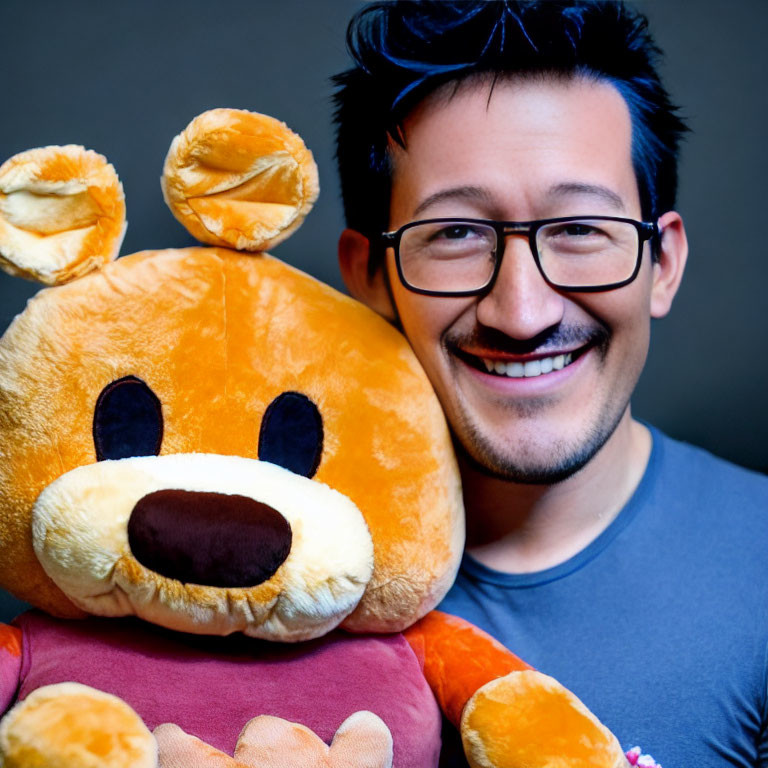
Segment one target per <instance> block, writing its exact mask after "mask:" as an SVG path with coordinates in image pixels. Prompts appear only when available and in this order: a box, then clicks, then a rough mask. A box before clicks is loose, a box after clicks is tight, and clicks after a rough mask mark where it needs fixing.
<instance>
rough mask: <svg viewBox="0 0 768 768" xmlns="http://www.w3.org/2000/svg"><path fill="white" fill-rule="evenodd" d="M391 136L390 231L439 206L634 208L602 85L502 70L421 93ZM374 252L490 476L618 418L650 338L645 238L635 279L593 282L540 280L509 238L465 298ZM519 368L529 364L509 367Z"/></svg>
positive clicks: (445, 401)
mask: <svg viewBox="0 0 768 768" xmlns="http://www.w3.org/2000/svg"><path fill="white" fill-rule="evenodd" d="M405 139H406V149H405V150H404V149H402V148H400V147H397V146H394V145H393V149H392V152H393V159H394V170H393V177H392V199H391V214H390V229H392V230H394V229H397V228H399V227H401V226H402V225H404V224H407V223H408V222H411V221H415V220H418V219H427V218H435V217H443V216H449V217H470V218H486V219H502V220H512V221H527V220H531V219H542V218H550V217H557V216H570V215H598V214H600V215H610V216H624V217H630V218H634V219H640V218H641V216H640V202H639V195H638V190H637V183H636V179H635V174H634V171H633V168H632V161H631V154H630V149H631V123H630V116H629V111H628V108H627V105H626V103H625V102H624V100H623V98H622V97H621V96H620V95H619V93H618V91H616V90H615V89H614V88H613V87H612V86H611V85H609V84H607V83H600V82H594V81H589V80H585V79H574V80H552V79H540V80H527V81H525V80H524V81H520V80H516V81H501V82H497V83H496V84H495V86H494V88H493V91H492V93H491V92H490V89H489V86H488V85H485V84H478V83H473V84H464V85H462V86H461V87H460V88H459V89H458V91H457V92H456V93H454V94H453V95H452V96H450V95H447V94H446V93H445V92H443V93H438V94H436V95H433V96H432V97H430V98H428V99H427V100H426V101H425V102H424V103H422V104H421V105H420V106H419V107H418V108H417V109H416V110H415V111H414V112H413V113H412V114H411V115H410V117H409V118H408V119H407V120H406V123H405ZM387 259H388V262H387V269H388V271H389V276H390V280H391V284H392V292H393V298H394V301H395V304H396V308H397V312H398V314H399V317H400V320H401V322H402V326H403V330H404V332H405V334H406V335H407V337H408V339H409V340H410V342H411V345H412V346H413V348H414V350H415V352H416V355H417V356H418V358H419V360H420V361H421V363H422V365H423V366H424V368H425V370H426V372H427V374H428V376H429V377H430V379H431V380H432V383H433V385H434V387H435V390H436V392H437V394H438V396H439V398H440V400H441V402H442V405H443V408H444V410H445V412H446V415H447V417H448V420H449V422H450V423H451V426H452V428H453V430H454V432H455V434H456V435H457V437H458V439H459V441H460V443H461V444H462V446H463V447H464V449H465V450H466V451H467V453H468V454H469V455H470V456H472V457H473V458H474V459H475V460H476V461H477V462H479V463H480V464H481V465H483V466H485V467H486V468H487V469H488V470H490V471H491V472H492V473H494V474H497V475H499V476H502V477H505V478H507V479H510V480H515V481H518V482H553V481H557V480H560V479H563V478H564V477H567V476H568V475H570V474H571V473H572V472H574V471H576V470H577V469H579V468H580V467H581V466H583V465H584V464H585V463H586V462H587V461H588V460H589V459H590V458H591V457H592V456H593V455H594V454H595V452H596V451H597V450H599V448H600V447H601V446H602V445H603V443H604V442H605V441H606V440H607V439H608V437H610V435H611V434H612V433H613V431H614V429H615V428H616V426H617V424H618V423H619V422H620V420H621V419H622V417H623V416H626V417H627V418H628V415H629V414H628V404H629V398H630V395H631V393H632V390H633V388H634V386H635V383H636V382H637V379H638V377H639V375H640V372H641V370H642V367H643V364H644V362H645V357H646V353H647V349H648V341H649V327H650V323H649V318H650V297H651V287H652V280H653V275H654V270H655V269H656V268H655V267H654V266H653V265H652V263H651V259H650V253H649V250H648V245H647V244H646V246H645V252H644V255H643V261H642V267H641V270H640V273H639V275H638V277H637V279H636V280H635V281H634V282H633V283H631V284H629V285H627V286H625V287H623V288H619V289H616V290H612V291H606V292H601V293H572V292H570V293H567V292H563V291H559V290H556V289H553V288H552V287H550V286H549V285H548V284H547V283H546V282H545V281H544V279H543V278H542V277H541V275H540V273H539V272H538V269H537V267H536V265H535V263H534V260H533V258H532V255H531V251H530V247H529V245H528V241H527V237H524V236H519V235H518V236H515V235H513V236H510V237H508V239H507V241H506V248H505V251H504V258H503V262H502V265H501V269H500V271H499V274H498V277H497V279H496V282H495V284H494V286H493V288H492V290H491V291H490V292H489V293H487V294H485V295H483V296H479V297H478V296H473V297H465V298H445V297H430V296H422V295H418V294H415V293H412V292H410V291H408V290H407V289H406V288H404V287H403V286H402V284H401V283H400V282H399V280H398V278H397V274H396V270H395V266H394V255H393V253H392V251H391V249H390V250H389V251H388V255H387ZM561 356H562V357H561ZM535 361H541V362H539V363H538V365H537V364H536V362H535ZM569 361H570V362H569ZM514 363H517V364H518V365H512V364H514ZM563 363H564V365H563V367H562V368H560V365H561V364H563ZM500 364H501V365H500ZM526 364H531V365H526ZM520 365H522V366H524V367H523V370H524V372H525V373H526V374H528V373H530V374H531V375H525V376H523V377H520V376H519V372H520ZM489 367H492V368H493V371H492V372H489V371H488V368H489ZM550 368H551V371H550V372H547V373H540V374H539V375H535V374H536V372H537V370H538V369H543V370H548V369H550ZM499 369H500V370H501V372H497V370H499Z"/></svg>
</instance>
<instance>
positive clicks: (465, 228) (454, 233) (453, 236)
mask: <svg viewBox="0 0 768 768" xmlns="http://www.w3.org/2000/svg"><path fill="white" fill-rule="evenodd" d="M479 236H480V232H478V230H477V228H476V227H473V226H471V225H470V224H452V225H451V226H450V227H443V229H439V230H438V231H437V232H435V233H434V235H432V239H433V240H466V239H468V238H471V237H479Z"/></svg>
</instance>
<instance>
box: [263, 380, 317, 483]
mask: <svg viewBox="0 0 768 768" xmlns="http://www.w3.org/2000/svg"><path fill="white" fill-rule="evenodd" d="M322 453H323V419H322V417H321V416H320V411H319V410H318V409H317V406H316V405H315V404H314V403H313V402H312V401H311V400H310V399H309V398H308V397H307V396H306V395H302V394H301V393H300V392H283V394H282V395H278V396H277V397H276V398H275V399H274V400H273V401H272V402H271V403H270V404H269V406H268V407H267V410H266V411H265V412H264V418H263V419H262V422H261V431H260V433H259V459H260V460H261V461H269V462H271V463H272V464H279V465H280V466H281V467H285V468H286V469H290V470H291V472H295V473H296V474H297V475H304V477H312V476H313V475H314V474H315V472H317V468H318V466H320V456H321V455H322Z"/></svg>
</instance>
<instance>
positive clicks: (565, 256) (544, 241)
mask: <svg viewBox="0 0 768 768" xmlns="http://www.w3.org/2000/svg"><path fill="white" fill-rule="evenodd" d="M658 232H659V229H658V225H657V224H656V223H654V222H647V221H635V220H634V219H625V218H621V217H618V216H562V217H559V218H555V219H537V220H536V221H493V220H491V219H458V218H441V219H425V220H423V221H412V222H410V223H409V224H406V225H405V226H403V227H400V229H398V230H397V231H395V232H385V233H383V234H382V235H381V240H382V243H383V245H384V247H391V248H394V250H395V263H396V264H397V273H398V276H399V277H400V281H401V282H402V284H403V285H404V286H405V287H406V288H408V289H409V290H411V291H414V292H415V293H421V294H425V295H427V296H475V295H477V294H481V293H485V292H486V291H489V290H490V289H491V287H492V286H493V283H494V281H495V280H496V276H497V275H498V273H499V267H500V266H501V260H502V258H503V256H504V246H505V244H506V238H507V236H508V235H527V236H528V243H529V245H530V248H531V253H532V254H533V260H534V261H535V262H536V266H537V267H538V269H539V272H540V273H541V276H542V277H543V278H544V280H546V281H547V283H549V284H550V285H551V286H552V287H554V288H557V289H559V290H563V291H588V292H589V291H608V290H612V289H614V288H621V287H622V286H624V285H627V284H628V283H631V282H632V281H633V280H634V279H635V278H636V277H637V274H638V272H639V271H640V264H641V261H642V256H643V244H644V243H645V242H646V241H647V240H650V239H651V238H652V237H654V236H656V235H658Z"/></svg>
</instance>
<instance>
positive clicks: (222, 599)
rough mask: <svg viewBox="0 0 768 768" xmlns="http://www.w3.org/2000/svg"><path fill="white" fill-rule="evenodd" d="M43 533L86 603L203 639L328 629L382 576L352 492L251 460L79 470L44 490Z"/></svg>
mask: <svg viewBox="0 0 768 768" xmlns="http://www.w3.org/2000/svg"><path fill="white" fill-rule="evenodd" d="M32 541H33V546H34V550H35V554H36V556H37V558H38V560H39V561H40V564H41V565H42V567H43V569H44V570H45V572H46V574H47V575H48V576H49V578H51V580H52V581H53V582H54V583H55V584H56V585H57V586H58V587H59V588H60V589H61V590H62V591H63V592H64V594H65V595H66V596H67V597H68V598H69V599H70V600H71V601H72V602H73V603H74V604H75V605H77V606H78V607H80V608H82V609H83V610H85V611H88V612H89V613H92V614H95V615H97V616H130V615H135V616H138V617H140V618H142V619H145V620H147V621H150V622H152V623H154V624H159V625H160V626H164V627H167V628H169V629H175V630H181V631H185V632H194V633H198V634H214V635H226V634H229V633H231V632H244V633H245V634H247V635H250V636H253V637H259V638H263V639H267V640H279V641H283V642H284V641H298V640H306V639H310V638H313V637H319V636H321V635H323V634H325V633H326V632H328V631H330V630H331V629H333V628H334V627H336V626H338V625H339V624H340V623H341V622H342V621H343V620H344V618H346V617H347V616H348V615H349V614H350V613H351V612H352V611H353V610H354V609H355V607H356V606H357V604H358V603H359V602H360V599H361V597H362V596H363V593H364V591H365V588H366V586H367V585H368V583H369V581H370V580H371V576H372V574H373V541H372V539H371V535H370V532H369V530H368V526H367V525H366V522H365V520H364V518H363V516H362V513H361V512H360V510H359V509H358V508H357V506H356V505H355V504H354V503H353V502H352V501H351V500H350V499H349V498H348V497H347V496H345V495H343V494H341V493H339V492H337V491H335V490H333V489H332V488H329V487H328V486H326V485H324V484H322V483H319V482H317V481H314V480H311V479H309V478H307V477H302V476H300V475H297V474H295V473H293V472H291V471H289V470H287V469H284V468H283V467H279V466H277V465H275V464H271V463H269V462H264V461H258V460H256V459H248V458H243V457H240V456H220V455H214V454H170V455H163V456H142V457H133V458H127V459H119V460H106V461H100V462H97V463H95V464H89V465H86V466H82V467H77V468H75V469H73V470H70V471H69V472H66V473H65V474H63V475H61V476H60V477H59V478H57V479H56V480H54V481H53V482H52V483H51V484H50V485H49V486H48V487H47V488H45V489H44V490H43V491H42V493H40V495H39V496H38V499H37V501H36V503H35V506H34V509H33V512H32Z"/></svg>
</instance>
